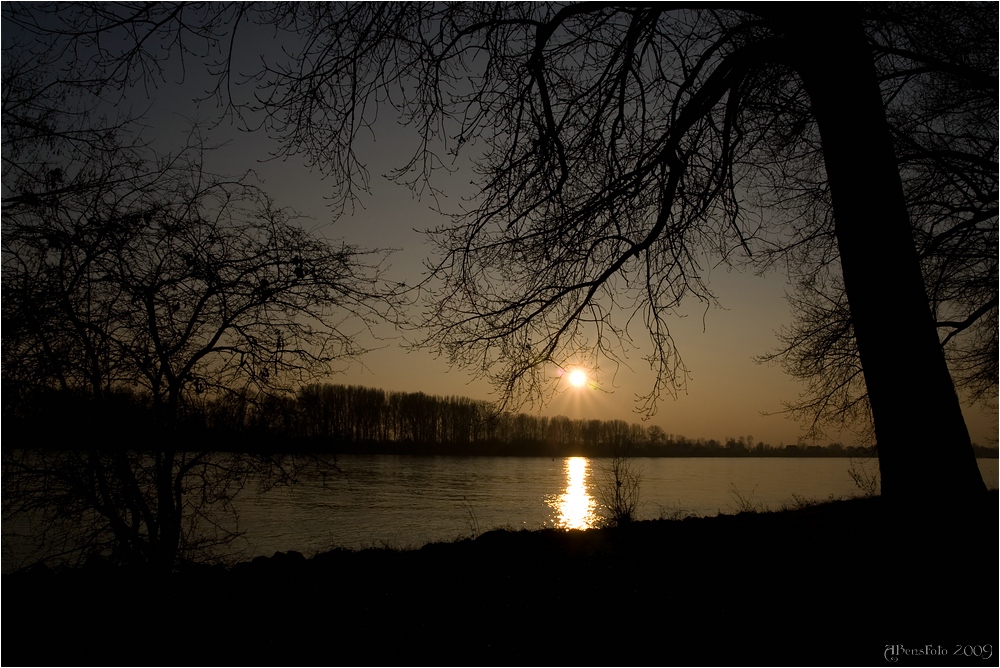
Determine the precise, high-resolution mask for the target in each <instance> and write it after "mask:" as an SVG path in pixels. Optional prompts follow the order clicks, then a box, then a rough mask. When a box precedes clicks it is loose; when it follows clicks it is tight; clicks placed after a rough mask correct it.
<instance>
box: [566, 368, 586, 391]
mask: <svg viewBox="0 0 1000 668" xmlns="http://www.w3.org/2000/svg"><path fill="white" fill-rule="evenodd" d="M569 384H570V385H572V386H573V387H583V386H584V385H586V384H587V373H586V372H585V371H584V370H583V369H573V370H572V371H570V372H569Z"/></svg>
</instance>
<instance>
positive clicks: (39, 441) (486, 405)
mask: <svg viewBox="0 0 1000 668" xmlns="http://www.w3.org/2000/svg"><path fill="white" fill-rule="evenodd" d="M8 396H9V395H8ZM52 416H59V417H58V418H57V419H53V418H52ZM4 420H5V421H6V422H7V424H8V426H14V425H15V424H16V425H18V427H19V431H20V432H21V433H26V434H32V435H33V438H31V439H30V441H29V442H25V443H24V444H23V445H25V446H33V447H54V448H67V447H68V448H72V447H74V443H75V442H76V441H77V440H83V439H84V436H85V435H87V436H88V437H90V436H92V435H93V434H94V433H99V434H100V435H101V440H102V441H103V442H104V443H106V444H107V445H108V446H111V447H114V446H115V445H120V446H121V447H126V448H128V447H135V445H136V443H141V442H143V441H146V440H148V439H149V438H150V434H151V433H152V432H153V430H155V429H156V420H155V415H154V411H153V402H152V401H151V400H150V399H149V398H148V397H145V396H144V395H143V394H142V393H138V392H134V391H127V390H118V391H116V392H115V393H113V395H111V396H109V397H106V398H105V400H103V401H101V402H95V401H93V400H92V399H90V398H88V397H87V396H85V395H81V394H76V393H73V392H67V391H61V390H47V391H44V392H36V393H33V394H31V395H29V396H24V395H22V396H21V400H20V401H19V402H18V403H17V404H16V405H12V404H10V403H6V404H5V406H4ZM178 429H180V431H181V432H182V433H183V434H184V437H185V442H186V444H187V445H188V446H189V447H191V448H197V449H206V450H218V451H272V452H282V451H283V452H296V451H299V452H326V453H383V454H451V455H517V456H588V457H602V456H612V455H613V454H614V453H615V452H622V451H627V452H628V453H629V454H630V455H632V456H636V457H861V456H870V455H872V454H873V453H872V451H871V449H870V448H865V447H862V446H856V445H847V446H845V445H843V444H841V443H830V444H828V445H825V446H820V445H808V444H802V443H800V444H795V445H781V446H777V447H776V446H772V445H770V444H768V443H764V442H763V441H760V440H755V439H754V437H753V436H752V435H747V436H739V437H729V438H726V439H725V440H724V441H719V440H716V439H703V438H698V439H690V438H687V437H685V436H682V435H680V434H672V433H668V432H666V431H665V430H664V429H663V428H662V427H660V426H658V425H648V426H647V425H641V424H636V423H632V424H629V423H627V422H625V421H624V420H587V419H570V418H568V417H565V416H562V415H558V416H555V417H548V416H543V415H529V414H525V413H516V414H515V413H498V412H497V411H496V409H495V407H494V405H493V404H491V403H490V402H488V401H481V400H476V399H470V398H468V397H459V396H449V397H441V396H433V395H428V394H424V393H423V392H393V391H387V390H382V389H377V388H369V387H361V386H355V385H333V384H311V385H305V386H303V387H301V388H299V389H298V390H297V391H296V392H295V393H294V394H288V395H258V396H252V395H250V394H248V393H227V394H225V395H219V396H215V397H204V398H199V397H196V398H193V399H192V400H190V401H188V402H187V403H186V404H185V405H184V406H183V407H182V408H181V410H180V413H179V416H178ZM976 455H977V456H979V457H997V450H996V449H995V448H985V447H982V446H976Z"/></svg>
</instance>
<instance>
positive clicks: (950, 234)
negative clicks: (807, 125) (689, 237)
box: [759, 4, 997, 441]
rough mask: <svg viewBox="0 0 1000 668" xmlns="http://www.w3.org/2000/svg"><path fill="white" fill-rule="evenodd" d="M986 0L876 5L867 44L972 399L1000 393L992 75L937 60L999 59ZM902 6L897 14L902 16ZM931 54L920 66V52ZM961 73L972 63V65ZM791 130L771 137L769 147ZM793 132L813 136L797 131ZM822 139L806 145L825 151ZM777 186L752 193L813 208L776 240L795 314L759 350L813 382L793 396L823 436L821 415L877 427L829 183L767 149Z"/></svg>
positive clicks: (954, 365) (920, 242)
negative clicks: (957, 72)
mask: <svg viewBox="0 0 1000 668" xmlns="http://www.w3.org/2000/svg"><path fill="white" fill-rule="evenodd" d="M984 9H985V8H984V7H982V6H976V5H969V4H961V5H926V6H920V7H916V6H893V7H891V8H879V9H874V8H873V12H875V13H876V16H877V15H878V14H879V13H882V14H888V15H889V16H888V18H889V19H891V20H886V21H885V22H884V23H883V24H882V25H881V26H880V27H879V29H878V30H877V31H873V36H872V42H873V50H874V53H875V54H876V66H877V68H878V72H879V77H880V80H881V81H882V87H883V97H884V98H885V100H886V112H887V115H888V117H889V120H890V128H891V132H892V134H893V140H894V144H895V151H896V161H897V164H898V168H899V171H900V174H901V176H902V179H903V186H904V195H905V199H906V204H907V210H908V212H909V216H910V223H911V225H912V226H913V236H914V239H915V242H916V246H917V252H918V256H919V258H920V264H921V269H922V272H923V276H924V283H925V285H926V288H927V296H928V299H929V301H930V306H931V309H932V312H933V314H934V316H935V319H936V321H937V327H938V330H939V332H940V336H941V340H942V347H943V348H944V351H945V354H946V356H947V358H948V360H949V367H950V369H951V372H952V376H953V377H954V378H955V382H956V385H957V386H958V387H959V388H960V389H962V390H964V391H965V393H966V395H967V396H968V397H969V398H970V399H972V400H973V401H977V402H980V403H983V404H988V402H990V401H992V400H995V398H996V393H997V363H996V360H997V352H996V351H997V348H996V346H997V343H996V342H997V208H996V194H997V161H996V146H997V138H996V124H997V112H996V87H995V84H991V83H990V82H989V81H986V80H984V79H983V78H981V77H976V76H968V75H966V76H954V72H949V73H943V72H942V71H941V70H942V69H945V70H947V69H948V68H947V67H946V64H947V63H953V64H962V65H963V66H965V67H968V68H971V69H978V70H979V71H980V72H990V71H991V70H993V71H995V67H996V63H995V58H994V62H993V63H990V57H991V54H994V52H995V51H996V35H995V32H996V31H995V30H994V28H995V27H996V13H995V12H992V13H991V12H984V11H983V10H984ZM904 19H905V20H904ZM927 61H932V62H934V63H935V66H932V67H928V66H926V65H924V63H925V62H927ZM967 74H968V72H967ZM788 143H789V142H788V141H787V140H778V141H773V142H772V145H773V146H777V147H782V146H787V145H788ZM797 143H798V144H799V145H808V142H806V141H804V139H803V138H799V139H798V140H797ZM819 148H820V147H818V146H815V147H813V151H815V152H817V153H818V151H819ZM772 164H773V165H774V166H775V169H776V170H777V173H780V174H781V181H780V182H779V187H778V188H776V189H774V190H772V191H770V192H769V193H768V195H769V198H767V199H762V200H761V201H760V202H759V203H760V204H761V205H762V206H766V207H775V206H784V207H786V208H788V207H792V206H794V207H796V208H798V209H799V210H802V211H808V212H811V217H812V220H814V224H813V225H812V226H810V227H805V226H803V227H799V228H797V230H796V232H797V236H796V238H794V240H793V243H785V244H782V245H780V246H778V247H776V248H775V249H774V250H773V253H772V254H771V255H770V256H769V258H768V259H769V260H770V261H779V262H785V263H787V265H788V266H789V268H790V269H791V270H792V271H791V273H792V274H793V276H794V277H795V281H796V291H795V293H794V294H793V295H792V296H791V297H790V301H791V304H792V306H793V313H794V317H795V322H794V323H793V325H792V326H791V327H789V328H787V329H784V330H783V332H782V334H781V336H780V339H781V342H782V347H781V348H780V349H779V350H778V351H777V352H775V353H773V354H770V355H767V356H764V357H763V358H762V359H764V360H766V361H773V360H777V361H780V362H781V363H782V365H783V366H784V367H785V369H786V370H787V371H788V372H789V373H791V374H792V375H794V376H796V377H799V378H801V379H803V380H804V381H805V382H806V383H807V391H806V392H805V393H804V395H803V396H802V397H801V398H800V399H799V400H798V401H795V402H790V403H789V404H788V409H789V411H790V412H791V413H792V415H794V416H795V417H798V418H802V419H805V420H807V421H808V423H809V424H810V425H811V429H810V431H811V435H812V436H814V437H818V436H820V435H822V430H823V428H824V427H825V426H826V425H832V426H834V427H835V428H843V427H845V426H847V427H854V428H856V429H859V430H860V431H861V432H862V434H863V435H864V436H866V437H867V438H868V439H870V440H872V441H874V432H873V431H872V423H871V413H870V408H869V405H868V395H867V390H866V387H865V381H864V376H863V370H862V367H861V363H860V359H859V357H858V349H857V345H856V343H855V340H854V333H853V324H852V320H851V313H850V308H849V305H848V301H847V296H846V294H845V292H844V284H843V280H842V278H841V276H840V272H839V266H837V263H836V259H837V248H836V236H835V234H834V230H833V226H832V220H833V211H832V204H831V202H830V201H829V197H828V192H827V191H826V189H824V188H821V187H815V186H816V184H815V183H813V182H811V181H809V180H807V179H806V180H803V179H802V178H801V176H802V173H803V172H802V171H801V170H797V169H794V168H793V169H785V170H782V169H781V168H782V166H783V165H788V164H792V165H794V164H795V160H794V156H793V155H790V154H788V153H784V152H782V151H776V152H775V158H774V160H773V161H772Z"/></svg>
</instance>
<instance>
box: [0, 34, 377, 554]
mask: <svg viewBox="0 0 1000 668" xmlns="http://www.w3.org/2000/svg"><path fill="white" fill-rule="evenodd" d="M11 49H12V50H11V51H10V52H7V51H6V49H5V61H4V65H5V71H4V86H3V91H4V98H3V125H4V161H3V187H4V196H3V211H4V224H3V232H2V239H3V249H2V252H3V269H2V272H3V277H2V284H3V303H2V309H3V327H2V331H3V369H2V374H3V385H4V418H5V419H7V420H8V424H11V421H13V422H15V423H23V424H24V425H25V426H27V427H28V428H30V429H34V430H35V433H36V434H40V435H41V436H43V437H44V436H45V435H46V433H47V431H46V429H47V425H48V424H51V423H52V422H53V421H55V420H57V419H61V420H63V421H69V420H79V421H78V422H74V423H73V428H74V430H75V434H76V439H77V442H57V443H44V444H43V445H45V446H48V447H55V448H57V449H55V450H50V449H42V450H34V449H31V450H16V451H14V450H12V451H9V452H5V461H4V509H5V510H4V513H5V522H6V521H8V520H11V519H12V518H13V517H15V516H18V515H20V516H27V517H28V518H29V519H35V520H41V521H42V525H43V526H44V527H45V529H44V533H45V534H46V535H45V536H44V537H43V539H45V540H47V541H48V544H49V546H52V545H55V546H56V547H57V549H58V550H60V551H62V552H63V553H67V552H73V551H76V552H80V551H84V552H87V551H98V552H100V551H104V552H107V553H108V554H110V555H111V556H113V557H114V558H115V559H116V560H118V561H120V562H123V563H142V564H148V565H152V566H154V567H157V568H161V569H170V568H172V567H173V566H174V565H175V563H176V562H177V560H178V559H182V558H187V557H189V556H191V554H192V553H193V551H195V550H198V549H202V548H212V547H215V546H217V545H219V544H224V543H226V542H228V541H230V540H231V539H232V538H233V537H234V535H235V534H234V533H233V532H232V530H231V528H225V524H224V522H223V521H222V519H221V518H220V517H219V516H218V512H220V511H226V510H231V501H232V499H233V496H234V495H235V494H236V493H237V492H238V491H239V490H240V489H242V487H243V486H244V485H245V484H246V483H247V482H248V481H249V480H251V479H253V478H256V479H258V480H259V481H263V482H262V484H264V485H265V486H267V485H270V484H274V483H275V482H280V481H288V480H290V479H291V478H292V477H293V476H294V472H295V470H296V469H297V468H298V466H300V465H301V463H302V462H301V461H296V460H294V459H293V458H287V457H273V456H268V455H248V454H240V453H233V454H228V455H219V454H215V453H212V452H208V451H207V449H206V447H205V446H206V444H205V443H201V442H192V441H191V440H190V439H189V433H188V431H187V426H188V425H187V422H186V420H185V418H186V417H187V415H188V414H189V413H192V412H196V408H197V407H196V406H195V404H196V403H198V402H199V401H200V400H203V399H204V398H215V399H218V398H219V397H223V396H225V395H227V394H234V395H239V396H240V397H244V398H249V399H250V400H252V401H253V400H257V399H258V398H261V397H266V396H268V395H272V394H274V393H277V392H280V391H284V390H292V389H295V387H296V386H297V385H299V384H301V383H305V382H308V381H310V380H312V379H315V378H318V377H322V376H325V375H327V374H329V373H330V372H331V371H333V370H334V369H335V366H334V365H335V364H336V363H337V362H338V361H339V360H342V359H345V358H353V357H355V356H357V355H359V354H360V353H361V352H362V349H361V347H360V346H358V345H357V344H356V343H355V339H354V336H353V332H352V330H351V329H348V328H349V327H362V328H363V327H365V326H366V325H367V324H368V323H369V322H370V321H371V318H373V317H377V314H378V308H379V307H380V305H391V304H392V301H393V297H392V288H391V286H389V287H387V286H386V285H385V284H384V283H383V281H382V280H381V277H380V273H379V272H380V270H379V264H380V262H381V260H380V255H381V254H380V253H379V252H377V251H373V252H365V251H361V250H359V249H358V248H356V247H353V246H349V245H346V244H343V243H341V244H334V243H331V242H330V241H328V240H326V239H324V238H322V237H320V236H317V235H315V234H312V233H309V232H307V231H306V230H305V229H303V228H302V227H300V226H299V225H298V224H297V223H296V220H295V214H294V212H292V211H290V210H286V209H280V208H278V207H276V206H275V205H274V203H273V202H272V201H271V199H270V198H269V197H268V196H267V195H266V194H265V193H264V192H263V191H262V190H261V189H260V188H259V187H257V186H255V185H253V184H252V183H251V181H250V177H249V176H245V177H241V178H235V179H234V178H226V177H220V176H216V175H212V174H209V173H207V172H206V171H205V170H204V168H203V158H204V151H205V150H206V147H205V144H204V142H203V141H201V140H200V139H199V138H198V137H197V134H196V133H192V141H191V142H190V143H189V145H188V146H187V147H185V148H184V149H183V150H181V151H180V152H179V153H178V154H176V155H173V156H161V155H156V154H155V153H153V152H152V151H150V150H149V149H148V148H147V147H145V146H144V145H143V144H142V143H141V142H140V141H138V140H135V139H133V138H132V136H131V135H129V130H130V129H131V121H128V120H126V121H122V122H114V123H111V124H107V123H105V122H103V121H101V120H100V119H96V118H91V117H89V116H88V115H87V114H86V113H84V112H79V113H78V112H77V109H76V107H75V106H74V104H76V102H74V101H73V100H74V99H75V98H74V97H73V95H72V93H74V91H75V92H79V91H76V89H75V84H74V83H73V82H74V81H75V80H74V78H73V77H70V78H69V79H68V81H69V83H66V82H63V81H61V80H59V79H58V78H56V77H55V76H54V75H51V73H50V72H51V70H47V69H46V68H42V67H33V68H27V69H25V68H23V67H22V66H21V63H24V62H27V61H30V60H31V59H30V58H28V57H26V56H25V54H24V53H23V52H21V51H19V50H18V49H17V48H14V47H11ZM8 55H9V56H11V58H10V59H8V58H7V56H8ZM8 65H9V69H8ZM91 93H92V92H89V93H88V92H87V91H84V92H82V93H80V96H79V98H78V99H79V103H80V104H83V105H88V104H99V102H98V101H95V98H94V96H93V94H91ZM62 105H66V106H65V107H64V106H62ZM352 323H353V324H352ZM70 406H76V409H75V410H73V411H72V412H61V411H65V410H66V409H67V408H68V407H70ZM133 413H137V414H138V415H139V417H138V418H136V419H135V420H134V421H133V420H132V419H131V418H132V416H133ZM148 413H151V415H152V418H151V419H150V418H147V417H146V416H147V414H148ZM58 435H59V436H60V437H63V438H64V437H65V436H66V434H65V433H62V434H58ZM218 447H219V445H218V444H217V445H216V446H215V447H214V448H211V449H216V448H218ZM221 447H222V448H224V449H233V447H234V446H233V444H223V445H222V446H221ZM237 449H238V448H237ZM213 514H214V516H213Z"/></svg>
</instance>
